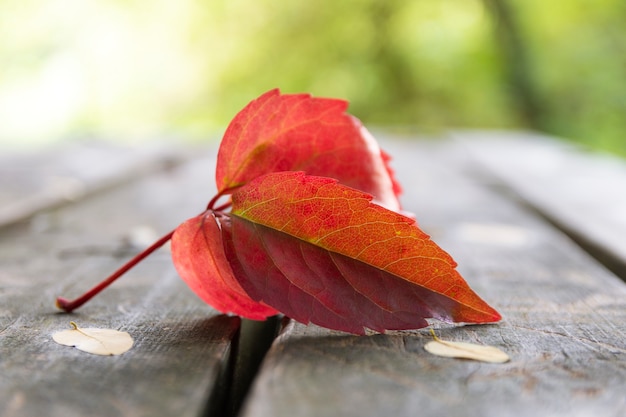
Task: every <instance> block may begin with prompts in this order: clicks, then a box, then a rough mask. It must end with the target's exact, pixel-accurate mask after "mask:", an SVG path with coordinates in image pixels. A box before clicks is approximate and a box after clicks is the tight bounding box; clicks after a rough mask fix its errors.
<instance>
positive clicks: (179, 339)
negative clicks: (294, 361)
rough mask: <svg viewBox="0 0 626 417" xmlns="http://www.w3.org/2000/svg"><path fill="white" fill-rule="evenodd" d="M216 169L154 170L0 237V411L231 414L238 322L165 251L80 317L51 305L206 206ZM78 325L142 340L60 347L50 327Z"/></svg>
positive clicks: (205, 163)
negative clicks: (96, 349)
mask: <svg viewBox="0 0 626 417" xmlns="http://www.w3.org/2000/svg"><path fill="white" fill-rule="evenodd" d="M105 155H106V152H105ZM206 155H207V156H210V155H213V156H214V155H215V152H214V150H213V151H210V150H207V152H206ZM82 156H83V154H82V153H79V154H78V155H74V157H77V158H79V159H80V158H82ZM74 157H72V156H71V155H67V154H66V155H65V158H66V159H68V160H70V161H71V160H73V158H74ZM131 159H132V158H131ZM89 161H90V163H96V162H97V161H98V158H94V159H90V160H89ZM83 162H87V161H83ZM136 162H137V163H140V161H136ZM144 162H146V163H149V160H146V161H144ZM75 163H78V161H75ZM100 163H108V160H107V158H103V160H100ZM214 166H215V160H214V159H212V158H209V157H207V158H204V159H202V160H197V161H193V162H190V163H189V164H188V165H186V166H184V167H182V168H180V169H173V170H165V171H161V172H158V173H154V174H153V175H151V176H150V177H148V178H145V179H142V180H139V181H135V182H130V183H128V184H127V185H125V186H122V187H118V188H116V189H115V190H111V191H108V192H103V193H100V194H98V195H94V196H91V197H89V198H85V199H84V200H82V201H80V202H78V203H77V204H73V205H68V206H64V207H61V208H57V209H54V210H50V211H47V212H45V213H41V214H39V215H38V216H36V218H34V219H33V220H32V221H30V222H27V223H22V224H18V225H16V226H13V227H6V228H4V229H3V230H2V231H1V232H0V415H2V416H3V417H9V416H64V417H68V416H197V415H201V414H202V413H203V412H205V411H206V412H210V413H213V414H211V415H223V414H221V412H222V410H221V409H222V407H225V406H226V400H227V392H228V391H227V387H228V385H229V384H230V381H229V374H230V373H231V369H230V368H231V363H232V359H233V356H234V345H233V341H234V340H235V339H236V335H237V332H238V330H239V319H238V318H231V317H225V316H221V315H218V314H216V313H215V312H214V311H213V310H211V309H210V308H209V307H208V306H207V305H206V304H204V303H203V302H202V301H200V300H199V299H197V298H196V297H195V295H194V294H193V293H192V292H191V291H190V290H189V289H188V288H187V287H186V285H185V284H184V283H183V282H182V281H181V280H180V279H179V278H178V276H177V274H176V272H175V270H174V268H173V266H172V263H171V260H170V254H169V251H168V250H167V249H161V250H160V251H159V252H157V253H155V254H153V255H152V256H151V257H150V258H148V259H147V260H145V261H144V262H143V263H142V264H141V265H139V266H138V267H136V268H135V269H134V270H132V271H131V272H129V274H128V275H127V276H125V277H123V278H122V279H121V280H120V281H119V282H117V283H115V284H114V285H113V286H112V287H111V288H110V289H107V290H105V291H104V292H103V293H102V294H101V295H100V296H99V297H97V298H95V299H94V300H93V301H92V302H91V303H89V304H87V305H85V306H84V307H83V308H81V309H79V310H77V311H76V313H74V314H71V315H68V314H62V313H59V312H58V311H57V310H56V309H55V307H54V300H55V297H56V296H59V295H63V296H67V297H70V298H71V297H73V296H77V295H79V294H80V293H81V292H83V291H84V290H86V289H88V288H90V287H91V286H92V285H93V284H95V283H96V282H98V281H100V280H101V279H103V278H105V277H106V276H107V275H108V274H110V273H111V272H112V271H113V270H115V269H116V268H117V267H118V266H120V265H121V264H122V263H123V262H124V261H125V260H126V259H128V258H130V257H131V255H133V254H134V253H136V252H138V251H139V249H140V248H142V247H143V246H144V245H145V244H146V243H148V241H149V240H151V239H152V237H150V236H146V235H151V234H154V235H155V236H156V237H158V236H159V235H162V234H165V233H167V232H169V231H170V230H171V229H173V228H174V227H175V226H177V225H178V224H179V223H180V222H182V221H183V220H185V219H186V218H187V217H190V216H192V215H195V214H197V213H198V212H200V211H202V210H203V208H204V207H205V206H206V202H207V201H208V199H209V198H210V197H211V195H212V193H213V189H212V187H214V186H213V185H212V181H211V179H212V173H213V170H214ZM86 169H87V170H92V171H93V170H94V169H96V167H92V166H87V167H86ZM127 180H129V181H130V180H131V178H127ZM121 182H124V181H121ZM70 320H73V321H75V322H77V323H78V325H79V326H82V327H106V328H113V329H120V330H124V331H127V332H129V333H130V334H131V335H132V337H133V338H134V339H135V346H134V347H133V348H132V349H131V350H130V351H129V352H127V353H125V354H123V355H121V356H116V357H102V356H95V355H90V354H87V353H84V352H80V351H78V350H76V349H73V348H70V347H65V346H60V345H57V344H56V343H54V342H53V341H52V339H51V335H52V333H54V332H55V331H58V330H62V329H67V328H69V321H70Z"/></svg>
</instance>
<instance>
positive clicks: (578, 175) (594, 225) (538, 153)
mask: <svg viewBox="0 0 626 417" xmlns="http://www.w3.org/2000/svg"><path fill="white" fill-rule="evenodd" d="M453 136H454V137H455V138H456V139H458V140H460V141H461V142H462V143H463V144H464V145H465V146H466V147H467V149H468V151H469V152H470V153H471V155H472V157H473V158H475V159H476V160H478V161H479V162H480V163H481V164H482V165H483V166H484V167H485V169H486V170H488V171H489V173H490V174H491V175H492V176H493V177H494V179H493V180H494V181H499V182H500V183H501V185H503V186H505V187H507V188H508V189H510V190H511V191H512V192H514V193H516V194H518V195H519V196H520V197H521V199H522V200H524V201H525V202H527V203H528V204H529V205H531V206H532V207H534V208H536V209H537V210H538V211H539V212H541V213H542V214H543V215H544V216H546V217H547V218H548V219H550V221H552V222H554V223H555V224H556V225H558V226H559V227H560V228H562V229H564V230H566V231H567V232H568V233H569V234H570V235H571V236H572V237H574V238H575V239H577V240H578V241H580V242H581V243H582V244H583V245H585V246H586V247H587V248H588V250H589V251H591V252H592V253H593V254H594V256H597V257H598V258H599V259H600V260H601V261H602V262H603V263H606V264H607V265H608V266H610V267H611V269H612V270H613V271H614V272H616V273H617V274H619V275H621V276H622V279H626V239H625V238H624V236H626V163H624V160H623V159H620V158H617V157H615V156H610V155H607V154H601V153H591V152H590V151H588V150H584V149H582V148H580V147H577V146H575V145H573V144H571V143H566V142H565V141H557V140H556V139H554V138H549V137H546V136H540V135H537V134H529V133H522V132H456V133H455V134H454V135H453Z"/></svg>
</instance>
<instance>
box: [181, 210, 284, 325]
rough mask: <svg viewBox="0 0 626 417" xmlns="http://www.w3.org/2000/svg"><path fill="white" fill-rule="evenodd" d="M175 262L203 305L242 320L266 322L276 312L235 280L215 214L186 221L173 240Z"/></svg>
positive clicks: (204, 214) (207, 213) (182, 276)
mask: <svg viewBox="0 0 626 417" xmlns="http://www.w3.org/2000/svg"><path fill="white" fill-rule="evenodd" d="M172 259H173V261H174V266H175V267H176V271H178V274H179V275H180V277H181V278H182V279H183V280H184V281H185V282H186V283H187V285H188V286H189V288H191V289H192V290H193V292H195V293H196V295H198V297H200V298H201V299H202V300H203V301H204V302H206V303H207V304H210V305H211V306H213V307H214V308H215V309H217V310H219V311H222V312H225V313H233V314H236V315H239V316H241V317H245V318H249V319H253V320H263V319H265V318H266V317H269V316H273V315H276V314H278V312H277V311H276V310H274V309H273V308H271V307H268V306H267V305H264V304H262V303H258V302H256V301H253V300H252V299H251V298H250V297H249V296H248V295H247V294H246V292H245V291H244V290H243V289H242V288H241V285H239V282H238V281H237V280H236V279H235V277H234V276H233V273H232V270H231V268H230V264H229V263H228V260H227V259H226V255H225V254H224V248H223V246H222V237H221V232H220V228H219V226H218V223H217V219H216V217H215V213H213V212H212V211H209V212H206V213H203V214H202V215H200V216H198V217H194V218H192V219H189V220H187V221H186V222H184V223H183V224H181V225H180V226H179V227H178V228H177V229H176V232H174V236H173V237H172Z"/></svg>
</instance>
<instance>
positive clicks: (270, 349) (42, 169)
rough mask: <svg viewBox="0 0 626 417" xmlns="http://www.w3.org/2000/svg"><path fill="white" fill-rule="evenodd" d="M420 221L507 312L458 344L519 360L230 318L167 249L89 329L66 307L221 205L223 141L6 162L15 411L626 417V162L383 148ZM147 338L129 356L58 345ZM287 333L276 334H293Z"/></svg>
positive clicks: (9, 381) (10, 397)
mask: <svg viewBox="0 0 626 417" xmlns="http://www.w3.org/2000/svg"><path fill="white" fill-rule="evenodd" d="M376 136H377V137H379V139H380V142H381V145H382V146H383V147H384V148H385V149H386V150H388V151H389V152H390V153H391V154H392V155H393V156H394V162H393V166H394V168H395V169H396V172H397V176H398V178H399V180H400V181H401V182H402V184H403V185H404V188H405V193H404V195H403V198H402V202H403V204H404V207H405V209H406V210H408V211H412V212H414V213H415V214H416V216H417V219H418V221H419V223H420V225H421V227H422V228H423V229H425V230H426V231H427V232H428V233H430V234H431V235H432V236H433V238H434V240H435V241H436V242H438V243H439V244H440V245H441V246H442V247H443V248H444V249H446V250H447V251H448V252H450V253H451V254H452V255H453V256H454V258H455V259H456V260H457V262H458V263H459V270H460V272H461V273H462V274H463V275H464V277H465V278H466V280H467V281H468V283H469V284H470V285H471V286H472V287H473V288H474V289H475V290H476V291H477V292H478V293H479V294H480V295H481V296H482V297H483V298H484V299H485V300H487V301H488V302H489V303H490V304H491V305H493V306H494V307H496V308H497V309H498V310H499V311H500V312H501V313H502V314H503V316H504V319H503V321H502V322H501V323H499V324H496V325H485V326H464V327H451V326H442V325H439V324H437V323H435V324H434V327H435V328H436V329H438V330H437V333H438V334H439V335H440V337H442V338H445V339H448V340H457V341H470V342H474V343H479V344H490V345H495V346H497V347H499V348H501V349H503V350H504V351H506V352H507V353H508V354H509V355H510V356H511V358H512V360H511V361H510V362H508V363H505V364H485V363H478V362H471V361H466V360H457V359H449V358H441V357H436V356H433V355H430V354H428V353H427V352H425V351H424V349H423V346H424V344H425V343H427V342H428V341H430V340H431V339H432V337H431V336H430V334H429V332H428V331H427V330H425V329H422V330H419V331H407V332H392V333H390V334H387V335H371V336H364V337H356V336H351V335H347V334H342V333H338V332H333V331H328V330H325V329H322V328H319V327H316V326H308V327H307V326H304V325H302V324H298V323H294V322H290V321H289V320H282V321H280V320H278V319H275V320H270V321H268V322H263V323H258V322H249V321H243V322H242V321H241V320H239V319H238V318H236V317H227V316H223V315H219V314H217V313H215V312H214V311H213V310H211V309H210V308H209V307H208V306H206V305H204V304H203V303H202V302H201V301H199V300H198V299H197V298H196V297H195V296H194V295H193V293H191V291H190V290H189V289H187V287H186V286H185V285H184V283H183V282H182V281H181V280H180V279H179V278H178V277H177V275H176V272H175V270H174V268H173V266H172V263H171V260H170V255H169V253H168V250H167V248H164V249H161V250H160V251H159V252H157V253H155V254H153V256H152V257H150V258H149V259H148V260H146V261H144V262H143V263H142V264H141V265H140V266H138V267H136V268H135V269H134V270H132V271H131V272H130V273H129V275H128V276H126V277H124V278H123V279H122V280H120V281H119V282H117V283H115V284H114V285H113V286H112V287H111V288H110V289H108V290H106V291H105V292H103V293H102V294H101V295H100V296H99V297H98V298H96V299H94V300H93V301H92V302H91V303H90V304H88V305H86V306H84V307H83V308H82V309H80V310H78V311H77V312H75V313H74V314H71V315H68V314H61V313H59V312H57V311H56V310H55V308H54V305H53V302H54V298H55V297H56V296H58V295H65V296H69V297H72V296H75V295H78V294H79V293H81V292H82V291H83V290H85V289H86V288H88V287H90V286H91V285H93V284H94V283H96V282H98V281H99V280H101V279H102V278H104V277H105V276H106V275H108V274H109V273H110V272H112V271H113V270H114V269H115V268H116V267H117V266H119V265H121V264H122V263H123V262H124V261H125V260H126V259H128V258H129V257H130V256H131V255H132V254H134V253H135V252H137V251H139V250H140V249H141V248H142V247H143V246H144V245H145V244H146V243H148V241H149V240H150V239H151V238H152V235H154V237H158V236H159V235H160V234H165V233H166V232H168V231H170V230H171V229H173V228H174V227H176V226H177V225H178V224H179V223H180V222H182V221H183V220H185V219H186V218H188V217H191V216H192V215H194V214H197V213H198V212H200V211H201V210H202V208H203V207H204V206H205V205H206V202H207V200H208V199H209V198H210V197H211V196H212V195H213V193H214V185H213V172H214V168H215V155H216V145H207V146H206V147H204V148H200V149H189V148H188V147H185V149H183V150H180V149H173V148H171V147H168V146H150V147H148V146H142V147H140V148H133V147H125V146H120V145H110V144H109V145H101V144H100V145H98V144H91V145H90V144H80V145H79V144H74V145H71V146H66V147H64V148H61V149H55V150H49V151H45V152H40V153H37V154H34V155H33V154H3V155H0V225H1V227H0V415H1V416H3V417H5V416H6V417H8V416H64V417H69V416H87V415H89V416H181V417H182V416H198V415H215V416H235V415H238V416H244V417H280V416H285V417H287V416H289V417H292V416H311V417H313V416H315V417H317V416H359V417H363V416H394V417H401V416H424V417H425V416H499V417H501V416H532V417H537V416H568V417H572V416H603V417H604V416H614V417H620V416H625V415H626V284H625V283H624V281H623V279H624V278H625V277H626V163H624V162H623V161H618V160H616V159H612V158H609V157H606V156H600V155H592V154H589V153H585V152H582V151H580V150H578V149H576V148H574V147H572V146H568V145H565V144H564V143H561V142H556V141H554V140H552V139H549V138H545V137H539V136H536V135H531V134H525V133H511V132H452V133H450V134H449V135H446V137H445V138H441V139H439V140H430V139H427V138H421V139H418V138H415V137H413V136H412V135H409V134H406V135H403V134H391V133H389V132H383V133H382V134H377V135H376ZM70 320H73V321H75V322H77V323H78V324H79V325H81V326H83V327H108V328H115V329H120V330H124V331H128V332H129V333H131V335H132V336H133V337H134V339H135V341H136V344H135V346H134V347H133V349H131V350H130V351H129V352H127V353H125V354H123V355H121V356H116V357H102V356H94V355H90V354H87V353H83V352H80V351H78V350H76V349H72V348H68V347H64V346H60V345H57V344H55V343H54V342H52V341H51V334H52V333H54V332H55V331H58V330H61V329H65V328H69V321H70ZM275 336H276V337H275Z"/></svg>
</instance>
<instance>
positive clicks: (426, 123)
mask: <svg viewBox="0 0 626 417" xmlns="http://www.w3.org/2000/svg"><path fill="white" fill-rule="evenodd" d="M625 21H626V3H624V2H623V1H622V0H551V1H543V0H386V1H380V0H343V1H336V0H317V1H303V0H290V1H281V2H279V1H276V0H254V1H252V0H221V1H209V0H204V1H200V0H177V1H171V0H151V1H148V0H48V1H46V2H41V1H37V0H0V31H1V33H2V36H0V63H2V65H0V141H3V142H5V143H9V142H10V143H13V144H16V143H40V142H42V141H50V140H53V139H57V138H67V137H77V138H80V137H86V136H104V137H108V138H123V139H128V140H130V139H134V138H138V137H154V136H164V135H166V136H170V135H173V134H174V135H178V136H184V137H207V136H208V135H209V133H210V132H216V131H219V130H220V129H223V128H224V126H225V125H226V124H227V123H228V121H229V120H230V119H231V118H232V116H233V115H234V114H235V113H236V112H237V111H238V110H239V109H241V108H242V107H243V106H244V105H245V104H246V103H247V102H248V101H250V100H251V99H253V98H255V97H256V96H258V95H260V94H261V93H263V92H264V91H266V90H268V89H270V88H274V87H280V88H281V90H282V91H284V92H310V93H312V94H314V95H318V96H332V97H340V98H345V99H347V100H349V101H350V102H351V107H350V110H351V112H352V113H353V114H355V115H356V116H357V117H359V118H361V119H362V120H363V121H364V122H365V123H367V124H368V125H376V126H389V125H391V126H415V127H417V128H421V129H425V130H427V131H438V130H442V129H445V128H450V127H454V128H457V127H460V128H465V127H470V128H528V129H536V130H540V131H544V132H548V133H551V134H556V135H559V136H563V137H567V138H570V139H573V140H576V141H578V142H581V143H584V144H587V145H589V146H592V147H596V148H599V149H605V150H610V151H613V152H616V153H620V154H622V155H626V140H625V139H624V133H625V132H626V117H625V116H626V83H625V79H626V25H625V24H624V22H625Z"/></svg>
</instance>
